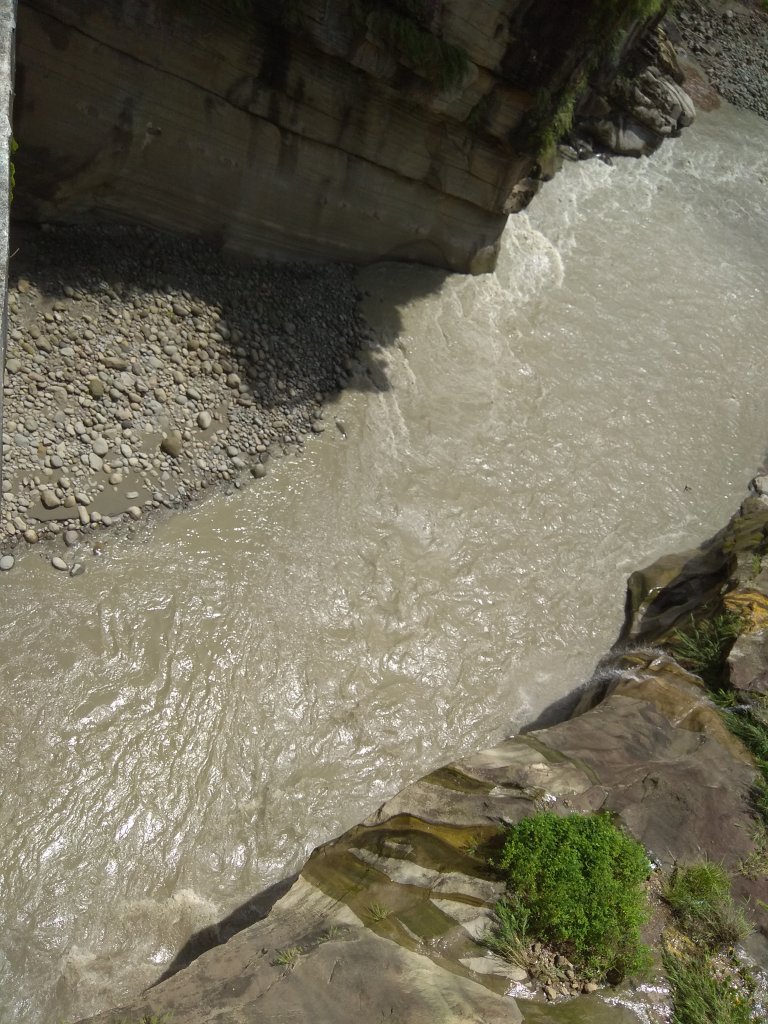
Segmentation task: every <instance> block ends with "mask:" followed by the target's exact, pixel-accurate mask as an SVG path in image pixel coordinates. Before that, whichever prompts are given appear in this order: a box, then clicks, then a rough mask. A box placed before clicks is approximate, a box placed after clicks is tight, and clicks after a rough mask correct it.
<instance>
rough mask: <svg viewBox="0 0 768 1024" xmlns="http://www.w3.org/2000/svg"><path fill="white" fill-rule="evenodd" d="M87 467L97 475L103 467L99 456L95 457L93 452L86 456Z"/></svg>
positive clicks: (102, 461)
mask: <svg viewBox="0 0 768 1024" xmlns="http://www.w3.org/2000/svg"><path fill="white" fill-rule="evenodd" d="M88 465H89V466H90V467H91V469H92V470H93V471H94V472H96V473H98V472H99V471H100V470H101V469H103V467H104V460H103V459H102V457H101V456H100V455H97V454H96V453H95V452H91V454H90V455H89V456H88Z"/></svg>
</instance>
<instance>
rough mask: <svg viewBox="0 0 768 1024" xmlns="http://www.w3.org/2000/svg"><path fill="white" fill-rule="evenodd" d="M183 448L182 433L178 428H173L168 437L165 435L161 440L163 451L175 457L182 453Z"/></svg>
mask: <svg viewBox="0 0 768 1024" xmlns="http://www.w3.org/2000/svg"><path fill="white" fill-rule="evenodd" d="M181 448H182V441H181V434H180V433H179V431H178V430H172V431H171V432H170V434H168V436H167V437H164V438H163V440H162V441H161V442H160V449H161V451H164V452H165V454H166V455H172V456H173V458H175V459H177V458H178V457H179V455H181Z"/></svg>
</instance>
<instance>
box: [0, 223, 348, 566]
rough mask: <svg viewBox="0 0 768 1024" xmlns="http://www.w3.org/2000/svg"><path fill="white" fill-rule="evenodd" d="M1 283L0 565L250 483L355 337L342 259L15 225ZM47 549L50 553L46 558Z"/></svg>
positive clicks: (299, 435)
mask: <svg viewBox="0 0 768 1024" xmlns="http://www.w3.org/2000/svg"><path fill="white" fill-rule="evenodd" d="M13 246H18V252H17V253H16V255H15V256H14V258H13V260H12V264H11V274H12V276H11V280H10V283H9V326H8V347H7V351H6V363H5V416H4V423H3V439H2V440H3V483H2V488H3V502H2V514H1V516H0V556H2V558H0V570H7V569H9V568H12V566H13V561H14V555H16V554H18V550H14V549H18V547H19V545H30V544H36V543H37V542H38V541H40V540H43V539H45V538H51V537H56V536H57V535H60V536H61V539H62V541H63V542H64V543H63V545H62V547H61V548H60V549H59V551H58V553H57V555H56V556H55V557H54V558H52V559H51V564H52V565H53V566H54V567H55V568H59V569H60V570H62V571H65V570H66V571H74V572H78V571H81V568H78V563H77V562H76V560H73V559H74V556H72V555H70V556H68V555H67V554H66V552H65V550H64V549H68V548H74V549H75V550H76V549H77V547H78V545H79V543H80V542H81V541H82V540H83V539H84V536H85V537H88V538H91V539H93V538H94V535H95V534H98V533H99V531H103V530H104V529H105V528H108V527H110V526H115V525H117V524H120V523H134V522H136V521H137V520H139V519H141V518H142V517H144V516H146V515H147V514H148V513H151V512H153V511H154V510H157V509H162V508H174V507H178V506H180V505H183V504H186V503H187V502H189V501H190V500H192V499H194V498H195V497H196V496H199V495H200V494H202V493H203V492H205V491H206V490H208V489H209V488H211V487H212V486H217V485H218V486H222V485H223V486H226V487H232V486H239V485H240V482H241V481H242V479H243V478H246V477H247V478H251V477H257V478H258V477H261V476H264V475H265V474H266V472H267V465H268V462H269V459H270V458H279V457H280V456H282V455H284V454H286V453H287V452H294V451H297V450H300V449H301V448H302V447H303V445H304V444H305V443H306V442H307V440H308V439H309V438H310V437H311V436H312V435H313V434H319V433H322V431H323V430H324V429H325V425H326V424H325V421H324V418H323V402H324V400H325V399H326V398H327V397H329V395H331V394H333V393H335V392H336V391H337V390H338V388H339V386H340V385H341V384H343V383H344V382H345V380H346V370H347V368H348V367H349V365H350V364H351V360H352V357H353V354H354V353H355V352H356V351H357V350H358V349H359V347H360V345H361V343H362V342H363V341H364V339H365V338H366V337H367V335H368V330H367V328H366V325H365V322H364V321H363V319H362V317H361V315H360V313H359V312H358V296H357V292H356V289H355V286H354V280H353V272H352V270H351V268H348V267H344V266H339V265H334V264H330V265H322V266H320V265H311V266H310V265H287V264H273V263H269V262H264V261H259V262H251V263H248V264H243V263H239V262H235V261H230V260H227V259H225V258H223V257H222V256H221V254H220V253H218V252H215V251H214V250H212V249H211V248H209V247H208V246H207V245H205V244H204V243H203V242H201V241H196V240H180V239H177V238H170V237H168V236H165V235H161V234H157V233H154V232H152V231H148V230H146V229H143V228H134V227H123V226H114V225H110V226H100V227H71V226H67V227H63V226H59V227H56V228H54V227H49V228H48V229H47V230H42V229H34V230H32V229H30V230H27V231H24V232H22V233H21V234H20V237H19V238H18V239H17V240H16V241H15V242H14V243H13ZM62 555H63V557H62Z"/></svg>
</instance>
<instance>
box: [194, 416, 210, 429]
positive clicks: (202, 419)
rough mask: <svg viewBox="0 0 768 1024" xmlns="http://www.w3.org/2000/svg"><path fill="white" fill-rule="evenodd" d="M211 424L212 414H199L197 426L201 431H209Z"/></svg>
mask: <svg viewBox="0 0 768 1024" xmlns="http://www.w3.org/2000/svg"><path fill="white" fill-rule="evenodd" d="M211 422H212V421H211V414H210V413H209V412H199V413H198V414H197V425H198V427H200V429H201V430H207V429H208V427H210V425H211Z"/></svg>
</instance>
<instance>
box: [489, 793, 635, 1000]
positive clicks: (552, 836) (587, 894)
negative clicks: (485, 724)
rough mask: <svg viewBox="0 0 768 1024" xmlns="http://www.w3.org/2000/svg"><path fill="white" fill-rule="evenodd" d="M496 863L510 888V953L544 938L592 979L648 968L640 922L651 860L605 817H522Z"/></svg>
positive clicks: (505, 924) (505, 936) (506, 920)
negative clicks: (518, 947)
mask: <svg viewBox="0 0 768 1024" xmlns="http://www.w3.org/2000/svg"><path fill="white" fill-rule="evenodd" d="M497 866H498V867H499V868H500V869H501V871H502V872H503V873H504V874H505V876H506V882H507V890H508V893H509V897H508V900H507V902H506V904H505V905H504V907H503V913H502V914H500V915H499V917H500V920H501V921H502V926H501V929H502V930H501V932H500V933H499V934H498V935H497V939H498V942H499V943H500V944H502V943H507V944H509V945H510V947H511V949H512V950H514V947H515V946H516V945H520V944H521V943H525V942H526V941H528V940H530V941H539V942H543V943H546V944H547V945H549V946H551V947H552V948H553V949H556V950H557V951H559V952H561V953H563V954H564V955H565V956H566V957H567V958H568V959H569V960H570V961H571V963H573V964H574V966H575V967H577V968H578V969H579V970H580V971H581V972H582V973H583V974H584V976H585V977H588V978H593V979H595V980H602V979H604V978H610V979H611V980H618V979H619V978H621V977H624V976H625V975H627V974H632V973H635V972H637V971H639V970H643V969H644V968H645V967H646V965H647V962H648V951H647V949H646V947H645V946H644V945H643V943H642V941H641V938H640V926H641V925H642V924H643V922H644V921H645V920H646V917H647V909H646V908H647V899H646V894H645V891H644V888H643V883H644V882H645V880H646V879H647V877H648V874H649V862H648V858H647V856H646V853H645V851H644V850H643V848H642V846H641V845H640V844H639V843H638V842H636V841H635V840H634V839H632V838H631V837H629V836H627V835H625V834H624V833H623V832H622V831H620V829H618V828H617V827H616V826H615V825H614V824H613V822H612V821H611V818H610V815H608V814H593V815H578V814H572V815H569V816H568V817H565V818H561V817H558V816H557V815H556V814H553V813H552V812H548V811H547V812H543V813H540V814H535V815H532V816H531V817H529V818H524V819H523V820H522V821H521V822H519V823H518V824H517V825H514V826H512V827H511V828H510V829H509V831H508V832H507V837H506V842H505V844H504V849H503V851H502V854H501V858H500V860H499V862H498V865H497ZM497 910H498V908H497ZM504 915H505V916H504ZM497 948H500V945H497Z"/></svg>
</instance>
